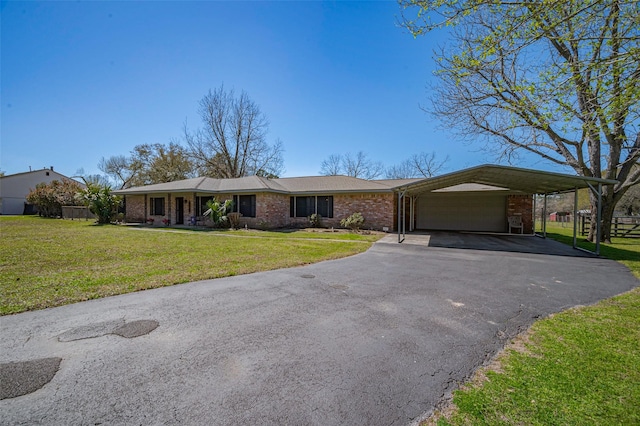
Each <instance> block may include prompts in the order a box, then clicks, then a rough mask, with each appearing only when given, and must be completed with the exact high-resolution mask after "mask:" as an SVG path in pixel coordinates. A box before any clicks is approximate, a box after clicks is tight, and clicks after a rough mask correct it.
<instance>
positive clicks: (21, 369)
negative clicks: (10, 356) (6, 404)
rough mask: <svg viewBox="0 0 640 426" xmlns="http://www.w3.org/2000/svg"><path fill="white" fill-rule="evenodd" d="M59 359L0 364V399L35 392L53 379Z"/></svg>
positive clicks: (58, 365)
mask: <svg viewBox="0 0 640 426" xmlns="http://www.w3.org/2000/svg"><path fill="white" fill-rule="evenodd" d="M61 361H62V359H61V358H40V359H34V360H29V361H17V362H7V363H2V364H0V399H6V398H15V397H18V396H22V395H26V394H29V393H31V392H35V391H37V390H38V389H40V388H41V387H43V386H44V385H46V384H47V383H49V382H50V381H51V379H53V376H55V374H56V372H57V371H58V368H59V367H60V362H61Z"/></svg>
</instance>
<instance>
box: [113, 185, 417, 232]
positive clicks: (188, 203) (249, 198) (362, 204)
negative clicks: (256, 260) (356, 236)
mask: <svg viewBox="0 0 640 426" xmlns="http://www.w3.org/2000/svg"><path fill="white" fill-rule="evenodd" d="M417 180H419V179H408V180H385V181H367V180H363V179H357V178H353V177H349V176H315V177H298V178H278V179H268V178H263V177H259V176H248V177H243V178H235V179H213V178H208V177H201V178H194V179H186V180H181V181H175V182H169V183H161V184H154V185H147V186H141V187H135V188H128V189H124V190H119V191H114V193H115V194H118V195H123V196H125V205H126V214H125V219H126V220H127V221H129V222H145V221H146V220H147V219H154V223H162V221H163V220H166V221H167V222H169V223H171V224H175V225H187V224H190V223H194V220H198V219H199V218H200V217H201V216H202V215H203V214H204V212H205V211H206V210H207V207H206V204H207V201H209V200H210V199H212V198H215V199H216V200H218V201H224V200H233V211H235V212H238V213H240V225H241V226H245V225H246V226H247V227H250V228H262V229H265V228H282V227H299V226H307V225H308V224H309V216H310V215H312V214H314V213H317V214H320V215H321V216H322V225H324V226H329V227H331V226H333V227H339V226H340V220H341V219H344V218H346V217H348V216H349V215H351V214H353V213H355V212H360V213H362V214H363V216H364V217H365V220H366V222H365V227H366V228H370V229H377V230H385V229H386V230H392V229H394V224H395V219H396V216H395V211H396V209H395V203H396V197H395V193H394V190H393V188H394V187H396V186H398V185H401V184H406V183H410V182H413V181H417Z"/></svg>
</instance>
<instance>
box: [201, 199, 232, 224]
mask: <svg viewBox="0 0 640 426" xmlns="http://www.w3.org/2000/svg"><path fill="white" fill-rule="evenodd" d="M207 207H208V209H207V211H205V212H204V216H208V217H209V219H211V223H213V226H215V227H222V226H224V225H226V224H227V221H228V217H227V216H228V215H229V213H231V211H232V209H233V201H232V200H225V201H216V199H215V198H213V199H211V200H209V201H207Z"/></svg>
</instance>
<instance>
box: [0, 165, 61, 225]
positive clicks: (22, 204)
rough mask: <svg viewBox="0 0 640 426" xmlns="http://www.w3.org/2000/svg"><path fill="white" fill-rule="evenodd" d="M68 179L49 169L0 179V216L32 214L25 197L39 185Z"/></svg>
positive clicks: (31, 208) (31, 207)
mask: <svg viewBox="0 0 640 426" xmlns="http://www.w3.org/2000/svg"><path fill="white" fill-rule="evenodd" d="M63 179H69V178H68V177H66V176H65V175H62V174H60V173H58V172H56V171H54V170H53V167H51V168H49V169H40V170H33V171H30V172H24V173H16V174H13V175H7V176H2V177H0V214H32V213H34V211H33V206H31V205H30V204H28V203H27V195H28V194H29V192H31V190H32V189H35V187H36V185H38V184H40V183H47V184H48V183H51V182H53V181H54V180H59V181H62V180H63Z"/></svg>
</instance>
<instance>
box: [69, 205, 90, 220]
mask: <svg viewBox="0 0 640 426" xmlns="http://www.w3.org/2000/svg"><path fill="white" fill-rule="evenodd" d="M62 218H63V219H71V220H73V219H84V220H89V219H95V218H96V215H94V214H93V213H91V212H90V211H89V207H85V206H62Z"/></svg>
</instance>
